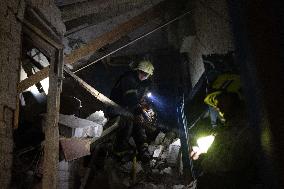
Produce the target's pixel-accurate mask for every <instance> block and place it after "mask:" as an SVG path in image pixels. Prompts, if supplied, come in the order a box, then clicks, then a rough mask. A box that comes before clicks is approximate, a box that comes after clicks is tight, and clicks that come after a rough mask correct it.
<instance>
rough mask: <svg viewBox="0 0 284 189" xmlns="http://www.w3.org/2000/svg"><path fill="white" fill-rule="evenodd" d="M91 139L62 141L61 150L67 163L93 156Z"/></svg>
mask: <svg viewBox="0 0 284 189" xmlns="http://www.w3.org/2000/svg"><path fill="white" fill-rule="evenodd" d="M90 143H91V139H80V138H62V139H60V145H61V149H62V151H63V154H64V158H65V160H66V161H72V160H75V159H78V158H80V157H84V156H87V155H90V154H91V151H90Z"/></svg>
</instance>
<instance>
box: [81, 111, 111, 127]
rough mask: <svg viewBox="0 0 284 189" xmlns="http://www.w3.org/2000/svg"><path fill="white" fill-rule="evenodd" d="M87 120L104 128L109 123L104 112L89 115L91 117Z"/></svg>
mask: <svg viewBox="0 0 284 189" xmlns="http://www.w3.org/2000/svg"><path fill="white" fill-rule="evenodd" d="M86 119H87V120H89V121H92V122H95V123H97V124H100V125H102V126H104V125H105V124H106V122H107V118H106V117H105V114H104V112H103V111H102V110H100V111H96V112H95V113H93V114H91V115H89V117H87V118H86Z"/></svg>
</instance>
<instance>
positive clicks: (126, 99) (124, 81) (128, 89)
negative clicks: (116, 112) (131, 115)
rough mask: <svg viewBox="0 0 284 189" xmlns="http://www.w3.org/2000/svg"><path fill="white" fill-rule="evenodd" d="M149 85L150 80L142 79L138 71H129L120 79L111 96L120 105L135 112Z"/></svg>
mask: <svg viewBox="0 0 284 189" xmlns="http://www.w3.org/2000/svg"><path fill="white" fill-rule="evenodd" d="M149 86H150V81H149V80H144V81H140V80H139V78H138V74H137V72H136V71H129V72H126V73H125V74H123V75H122V76H121V77H120V78H119V79H118V81H117V82H116V84H115V86H114V88H113V89H112V91H111V95H110V98H111V99H112V100H113V101H114V102H116V103H118V104H119V105H120V106H122V107H124V108H127V109H128V110H129V111H131V112H134V111H135V110H136V109H137V107H138V105H139V102H140V101H141V99H142V98H143V96H144V94H145V92H146V90H147V89H148V88H149Z"/></svg>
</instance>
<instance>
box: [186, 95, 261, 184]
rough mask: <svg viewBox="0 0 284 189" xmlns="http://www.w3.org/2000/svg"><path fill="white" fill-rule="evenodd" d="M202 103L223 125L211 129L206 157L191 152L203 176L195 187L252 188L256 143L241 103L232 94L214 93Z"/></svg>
mask: <svg viewBox="0 0 284 189" xmlns="http://www.w3.org/2000/svg"><path fill="white" fill-rule="evenodd" d="M205 103H207V104H208V105H210V106H212V107H213V108H215V109H216V110H217V111H218V112H219V114H220V116H221V117H222V119H223V121H224V122H223V125H221V126H220V127H218V128H215V133H217V134H216V137H215V140H214V142H213V144H212V145H211V147H210V148H209V150H208V151H207V153H206V154H204V155H200V153H199V154H198V153H191V156H192V158H193V159H194V160H196V159H199V155H200V156H201V158H200V161H201V167H202V169H203V175H202V176H201V177H200V178H198V183H199V184H198V188H201V189H202V188H208V186H210V188H218V189H227V188H232V189H241V188H253V185H254V181H255V178H256V177H255V176H256V175H255V174H256V169H255V168H256V166H255V162H256V157H255V156H254V153H255V147H256V144H255V141H254V137H253V134H252V133H253V132H252V131H251V129H250V128H249V127H248V121H247V119H246V115H245V112H246V111H245V108H244V104H243V102H242V101H240V98H239V96H238V94H236V93H228V92H223V91H218V92H213V93H211V94H209V95H208V96H207V97H206V98H205ZM196 155H197V156H196Z"/></svg>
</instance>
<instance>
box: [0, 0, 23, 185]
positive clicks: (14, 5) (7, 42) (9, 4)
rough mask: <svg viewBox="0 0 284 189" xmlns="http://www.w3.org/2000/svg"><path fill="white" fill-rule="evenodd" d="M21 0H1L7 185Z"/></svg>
mask: <svg viewBox="0 0 284 189" xmlns="http://www.w3.org/2000/svg"><path fill="white" fill-rule="evenodd" d="M24 6H25V3H24V1H19V0H9V1H0V63H1V66H0V185H1V188H3V189H5V188H9V184H10V180H11V167H12V159H13V134H12V133H13V119H14V113H15V110H16V103H17V82H18V81H19V71H20V52H21V28H22V27H21V23H20V21H19V20H21V18H22V16H23V13H24Z"/></svg>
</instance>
